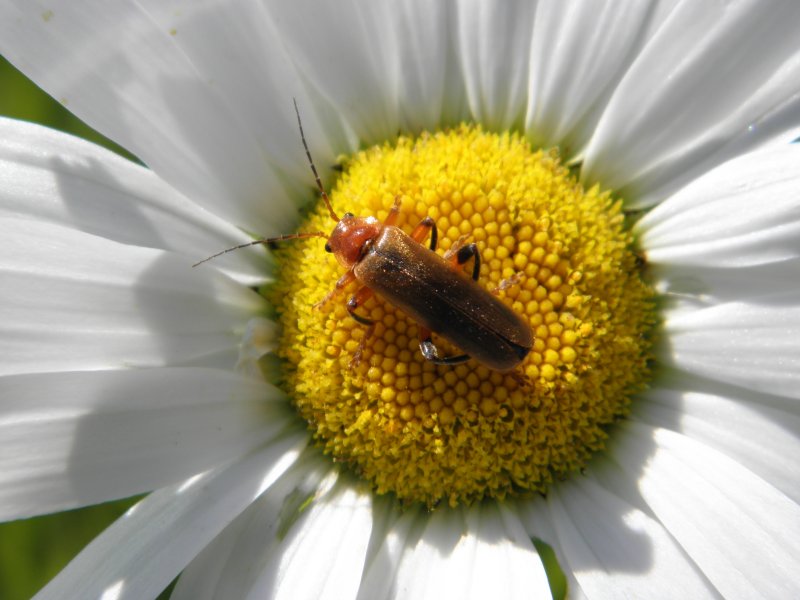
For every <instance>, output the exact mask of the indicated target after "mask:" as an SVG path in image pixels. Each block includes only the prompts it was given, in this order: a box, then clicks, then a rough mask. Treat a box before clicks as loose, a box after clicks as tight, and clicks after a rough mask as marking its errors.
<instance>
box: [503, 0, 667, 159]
mask: <svg viewBox="0 0 800 600" xmlns="http://www.w3.org/2000/svg"><path fill="white" fill-rule="evenodd" d="M531 4H533V3H531ZM672 4H674V0H667V1H662V2H650V1H648V2H642V1H639V0H634V1H633V2H620V1H618V0H605V1H602V2H600V1H595V2H592V3H591V5H590V6H588V5H586V4H583V3H574V2H540V3H539V4H538V5H537V6H536V16H535V19H534V29H533V35H532V40H531V44H530V50H529V52H530V60H529V62H530V74H529V84H528V106H527V116H526V120H525V129H526V131H527V134H528V137H529V138H530V139H531V140H532V141H533V142H534V143H535V144H537V145H541V146H553V145H559V146H560V147H561V151H562V153H564V155H565V156H572V155H574V153H575V152H577V151H579V150H581V149H582V148H583V146H584V144H586V142H587V141H588V139H589V137H590V136H591V134H592V132H593V131H594V126H595V125H596V123H597V121H598V119H599V118H600V115H601V114H602V110H603V109H604V107H605V105H606V103H607V102H608V99H609V97H610V96H611V94H612V92H613V91H614V88H615V86H616V84H617V82H618V81H619V80H620V79H621V78H622V76H623V75H624V74H625V71H626V69H627V68H628V67H629V65H630V63H631V62H632V61H633V60H634V59H635V58H636V56H637V54H638V52H639V50H640V49H641V47H642V46H643V45H644V44H645V43H646V42H647V41H648V40H649V39H650V37H651V36H652V35H653V32H654V31H655V30H657V28H658V26H659V25H660V24H661V22H662V21H663V19H664V18H665V16H666V15H667V14H668V13H669V11H670V10H671V8H672ZM610 31H613V35H609V32H610ZM511 62H512V63H518V64H522V63H523V61H521V60H519V58H516V59H511ZM501 87H502V86H501Z"/></svg>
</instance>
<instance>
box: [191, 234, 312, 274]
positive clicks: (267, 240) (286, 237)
mask: <svg viewBox="0 0 800 600" xmlns="http://www.w3.org/2000/svg"><path fill="white" fill-rule="evenodd" d="M310 237H321V238H325V239H327V238H328V236H327V235H326V234H324V233H323V232H321V231H310V232H308V233H287V234H286V235H279V236H278V237H273V238H264V239H261V240H256V241H255V242H248V243H246V244H239V245H238V246H232V247H230V248H226V249H225V250H223V251H222V252H217V253H216V254H212V255H211V256H209V257H208V258H204V259H203V260H201V261H200V262H196V263H194V264H193V265H192V267H196V266H197V265H202V264H203V263H204V262H208V261H210V260H211V259H212V258H217V257H218V256H222V255H223V254H227V253H228V252H233V251H234V250H240V249H242V248H247V247H248V246H256V245H258V244H271V243H272V242H285V241H286V240H296V239H302V238H310Z"/></svg>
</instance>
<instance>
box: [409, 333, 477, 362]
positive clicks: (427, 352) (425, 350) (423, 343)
mask: <svg viewBox="0 0 800 600" xmlns="http://www.w3.org/2000/svg"><path fill="white" fill-rule="evenodd" d="M418 327H419V351H420V352H422V356H424V357H425V360H429V361H431V362H432V363H433V364H435V365H458V364H461V363H463V362H467V361H468V360H469V358H470V356H469V354H459V355H458V356H445V357H444V358H439V350H438V349H437V348H436V346H435V345H434V343H433V339H431V330H430V329H428V328H426V327H423V326H422V325H418Z"/></svg>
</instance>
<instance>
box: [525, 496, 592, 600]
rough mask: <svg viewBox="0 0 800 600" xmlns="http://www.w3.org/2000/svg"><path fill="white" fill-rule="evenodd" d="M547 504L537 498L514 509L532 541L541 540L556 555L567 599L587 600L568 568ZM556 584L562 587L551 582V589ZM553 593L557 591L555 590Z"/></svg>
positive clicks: (544, 500) (573, 574)
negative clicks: (564, 582) (564, 580)
mask: <svg viewBox="0 0 800 600" xmlns="http://www.w3.org/2000/svg"><path fill="white" fill-rule="evenodd" d="M547 503H548V500H547V499H546V498H543V497H535V498H531V499H525V500H519V501H517V502H515V503H514V509H515V510H516V512H517V514H518V515H519V518H520V521H521V522H522V525H523V527H525V530H526V531H527V532H528V536H529V537H530V538H531V540H539V541H541V542H542V543H545V544H547V545H548V546H549V547H550V549H551V550H552V551H553V553H554V554H555V558H556V561H558V568H559V569H560V571H561V573H562V574H563V575H564V577H565V578H566V586H567V588H566V592H565V593H566V594H567V597H568V598H569V599H570V600H585V599H586V598H587V596H586V593H585V592H584V591H583V588H581V586H580V584H579V583H578V580H577V579H575V573H574V572H573V571H572V570H571V569H569V568H567V560H566V554H565V552H564V549H563V548H562V547H561V541H560V540H559V538H558V534H557V533H556V527H555V523H554V521H553V518H552V517H553V515H552V511H551V510H550V508H549V506H548V504H547ZM554 583H555V584H557V585H560V582H551V587H552V585H553V584H554ZM553 591H557V590H555V589H554V590H553Z"/></svg>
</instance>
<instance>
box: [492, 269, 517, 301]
mask: <svg viewBox="0 0 800 600" xmlns="http://www.w3.org/2000/svg"><path fill="white" fill-rule="evenodd" d="M524 276H525V274H524V273H522V272H518V273H514V274H513V275H512V276H511V277H509V278H507V279H503V281H501V282H500V283H499V284H498V286H497V287H496V288H494V289H493V290H492V293H493V294H494V295H495V296H496V295H497V294H499V293H500V292H502V291H505V290H507V289H508V288H510V287H514V286H515V285H517V284H518V283H519V282H520V281H522V278H523V277H524Z"/></svg>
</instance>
